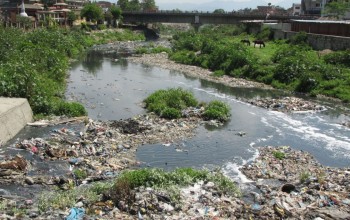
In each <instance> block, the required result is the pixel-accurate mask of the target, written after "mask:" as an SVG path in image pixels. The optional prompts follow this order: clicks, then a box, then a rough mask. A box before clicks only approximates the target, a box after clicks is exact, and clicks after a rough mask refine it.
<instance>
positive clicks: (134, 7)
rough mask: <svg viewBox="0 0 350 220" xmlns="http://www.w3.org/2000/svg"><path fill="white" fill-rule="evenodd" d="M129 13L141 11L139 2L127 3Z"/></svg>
mask: <svg viewBox="0 0 350 220" xmlns="http://www.w3.org/2000/svg"><path fill="white" fill-rule="evenodd" d="M129 11H141V4H140V1H139V0H131V1H130V2H129Z"/></svg>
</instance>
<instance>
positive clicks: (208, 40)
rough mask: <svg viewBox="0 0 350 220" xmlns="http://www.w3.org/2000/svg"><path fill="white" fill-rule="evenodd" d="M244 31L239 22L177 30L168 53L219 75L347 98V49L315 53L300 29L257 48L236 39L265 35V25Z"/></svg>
mask: <svg viewBox="0 0 350 220" xmlns="http://www.w3.org/2000/svg"><path fill="white" fill-rule="evenodd" d="M208 30H210V31H208ZM242 31H244V28H242V27H241V26H236V27H230V26H209V25H208V26H206V27H205V28H203V29H201V31H200V32H199V33H195V32H193V31H188V32H184V33H179V34H176V35H174V38H173V40H174V42H173V48H172V50H173V52H172V53H171V54H170V56H169V57H170V59H172V60H174V61H176V62H178V63H183V64H189V65H196V66H200V67H203V68H208V69H210V70H212V71H213V72H214V75H215V76H218V77H219V76H221V75H223V74H226V75H229V76H233V77H240V78H247V79H251V80H255V81H258V82H262V83H265V84H270V85H272V86H274V87H276V88H280V89H287V90H291V91H295V92H302V93H308V94H311V95H319V94H322V95H326V96H331V97H335V98H338V99H341V100H343V101H344V102H349V101H350V89H349V86H350V71H349V63H350V62H349V61H350V50H347V51H339V52H334V53H331V54H328V55H325V56H322V57H319V56H318V54H317V51H314V50H312V49H311V47H310V46H308V45H307V34H306V33H304V32H301V33H299V34H297V35H295V36H294V37H293V38H291V39H290V40H289V41H283V40H276V41H272V40H271V41H268V42H266V47H265V48H258V47H257V48H255V47H253V46H246V45H244V44H243V43H241V42H240V41H241V40H242V39H250V40H253V39H264V40H268V39H269V38H270V33H271V32H270V31H269V29H266V28H265V29H263V30H262V31H261V32H260V33H258V34H257V35H255V36H251V35H247V34H246V33H244V32H243V33H242Z"/></svg>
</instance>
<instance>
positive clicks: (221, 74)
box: [213, 70, 225, 77]
mask: <svg viewBox="0 0 350 220" xmlns="http://www.w3.org/2000/svg"><path fill="white" fill-rule="evenodd" d="M213 75H214V76H217V77H220V76H223V75H225V72H224V71H223V70H216V71H214V73H213Z"/></svg>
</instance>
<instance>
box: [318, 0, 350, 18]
mask: <svg viewBox="0 0 350 220" xmlns="http://www.w3.org/2000/svg"><path fill="white" fill-rule="evenodd" d="M349 10H350V4H349V2H345V1H341V0H340V1H332V2H330V3H328V4H327V5H326V6H325V9H324V13H325V14H328V15H334V16H335V17H336V18H339V17H341V16H343V15H344V14H345V13H346V12H347V11H349Z"/></svg>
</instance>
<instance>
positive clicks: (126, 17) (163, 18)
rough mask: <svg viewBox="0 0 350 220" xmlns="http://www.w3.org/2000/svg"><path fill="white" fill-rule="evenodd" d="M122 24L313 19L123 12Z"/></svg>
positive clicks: (201, 13)
mask: <svg viewBox="0 0 350 220" xmlns="http://www.w3.org/2000/svg"><path fill="white" fill-rule="evenodd" d="M122 16H123V22H124V23H137V22H140V23H190V24H197V25H201V24H237V23H240V22H242V21H245V20H263V21H265V22H269V21H275V22H276V21H288V20H293V19H297V20H304V19H307V20H312V19H315V18H314V17H309V16H307V17H305V16H303V17H302V16H291V15H277V14H276V15H267V14H259V13H247V14H245V13H238V12H232V13H222V14H221V13H210V12H177V11H156V12H140V11H124V12H123V13H122Z"/></svg>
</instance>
